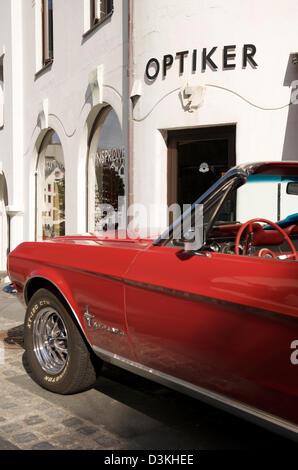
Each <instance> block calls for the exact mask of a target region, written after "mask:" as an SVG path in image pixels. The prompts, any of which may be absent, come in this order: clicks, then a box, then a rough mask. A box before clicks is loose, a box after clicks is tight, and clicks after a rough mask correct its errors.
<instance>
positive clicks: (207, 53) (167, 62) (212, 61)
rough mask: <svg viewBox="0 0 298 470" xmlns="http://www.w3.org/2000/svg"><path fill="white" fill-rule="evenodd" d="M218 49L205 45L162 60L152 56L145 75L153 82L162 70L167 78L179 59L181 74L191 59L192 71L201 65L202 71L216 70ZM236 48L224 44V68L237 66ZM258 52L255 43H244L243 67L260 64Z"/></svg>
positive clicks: (242, 51)
mask: <svg viewBox="0 0 298 470" xmlns="http://www.w3.org/2000/svg"><path fill="white" fill-rule="evenodd" d="M217 49H218V47H217V46H214V47H212V48H210V49H207V48H206V47H204V48H203V49H202V51H201V52H200V51H198V49H193V50H192V51H189V50H185V51H179V52H176V53H175V54H165V55H164V56H163V57H162V59H160V60H158V59H157V58H156V57H152V58H151V59H149V60H148V62H147V65H146V70H145V76H146V78H147V79H148V80H150V81H151V82H152V81H154V80H156V78H157V77H158V75H159V73H160V71H162V76H163V78H165V77H166V76H167V73H168V71H169V69H170V68H171V67H172V66H173V64H174V60H177V61H178V68H179V75H183V74H184V69H185V64H186V61H189V60H190V61H191V64H190V65H191V71H192V73H195V72H196V71H197V69H198V68H199V67H201V71H202V72H205V70H206V69H207V67H209V68H210V69H211V70H214V71H216V70H218V67H219V62H218V58H217V59H216V58H215V56H217V57H218V53H217V54H216V51H217ZM236 49H237V46H235V45H232V46H223V48H222V54H221V65H222V68H223V70H233V69H235V68H236V63H235V59H236V54H237V53H238V52H237V50H236ZM256 52H257V48H256V46H255V45H254V44H244V45H243V46H242V50H241V52H239V53H240V54H241V62H242V68H244V69H245V68H246V67H247V66H248V65H249V66H250V67H252V68H256V67H257V66H258V64H257V62H256V61H255V55H256Z"/></svg>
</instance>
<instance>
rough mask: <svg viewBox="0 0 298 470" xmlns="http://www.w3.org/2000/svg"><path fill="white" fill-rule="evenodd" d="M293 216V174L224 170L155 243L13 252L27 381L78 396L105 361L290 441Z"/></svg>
mask: <svg viewBox="0 0 298 470" xmlns="http://www.w3.org/2000/svg"><path fill="white" fill-rule="evenodd" d="M198 206H199V207H202V210H203V219H200V220H199V222H196V223H197V225H198V227H197V226H196V225H193V222H194V220H195V218H194V213H195V210H196V208H197V207H198ZM297 209H298V162H264V163H260V162H259V163H253V164H247V165H242V166H238V167H235V168H233V169H231V170H229V171H228V172H227V173H226V174H225V175H224V176H223V177H222V178H221V179H220V180H219V181H218V182H217V183H215V184H214V185H213V186H212V187H211V188H210V189H209V190H208V191H207V192H205V193H204V194H203V196H201V197H200V198H199V199H198V200H197V201H196V202H195V204H193V206H192V207H191V209H190V210H188V211H186V213H184V214H183V215H182V216H181V217H180V218H179V219H178V220H177V221H176V222H175V223H174V224H173V225H171V226H170V228H169V229H168V230H167V231H166V232H165V233H164V234H163V235H161V236H160V238H159V239H157V240H155V241H152V240H148V239H131V238H126V239H117V238H116V239H115V238H114V239H112V238H111V239H109V238H107V236H106V235H105V236H104V235H98V236H96V235H94V234H93V235H92V234H90V235H85V236H74V237H70V236H67V237H60V238H56V239H52V240H46V241H43V242H26V243H22V244H21V245H19V246H18V247H17V248H16V249H15V250H14V251H13V252H11V253H10V255H9V259H8V271H9V276H10V279H11V281H12V282H13V283H15V285H16V287H17V290H18V294H19V295H20V297H21V298H22V299H23V300H24V301H25V303H26V305H27V312H26V318H25V348H26V355H27V358H28V361H29V365H30V368H31V371H32V375H33V378H34V379H35V380H36V381H37V382H38V383H39V384H40V385H41V386H43V387H45V388H46V389H48V390H50V391H52V392H56V393H62V394H70V393H75V392H79V391H82V390H84V389H87V388H89V387H91V386H92V384H93V383H94V382H95V380H96V374H97V371H98V367H97V366H98V362H100V361H98V358H100V359H101V360H103V361H109V362H111V363H113V364H116V365H118V366H121V367H123V368H125V369H128V370H130V371H134V372H135V373H137V374H139V375H141V376H145V377H147V378H150V379H152V380H155V381H157V382H160V383H162V384H164V385H167V386H169V387H172V388H174V389H176V390H179V391H183V392H185V393H188V394H190V395H192V396H195V397H198V398H200V399H203V400H205V401H207V402H209V403H212V404H214V405H215V406H219V407H222V408H223V409H227V410H230V411H231V412H234V413H237V414H240V415H241V416H243V417H246V418H248V419H252V420H254V421H255V422H257V423H259V424H262V425H265V426H266V425H267V426H269V427H270V428H271V429H273V430H279V431H280V430H282V431H283V432H284V433H285V434H286V435H288V436H289V437H294V438H296V437H297V431H298V263H297V260H298V253H297V247H298V213H297V212H298V210H297ZM187 221H188V222H187ZM185 222H187V223H185ZM181 227H182V230H180V229H181ZM178 229H179V230H178ZM198 230H200V231H201V232H200V236H197V237H196V234H197V232H198ZM198 233H199V232H198ZM198 240H199V242H198ZM95 358H97V360H95Z"/></svg>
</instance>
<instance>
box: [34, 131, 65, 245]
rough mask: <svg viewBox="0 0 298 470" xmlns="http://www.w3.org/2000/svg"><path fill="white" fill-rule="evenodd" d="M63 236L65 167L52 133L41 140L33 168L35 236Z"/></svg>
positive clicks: (57, 143)
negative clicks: (35, 180) (35, 176)
mask: <svg viewBox="0 0 298 470" xmlns="http://www.w3.org/2000/svg"><path fill="white" fill-rule="evenodd" d="M63 235H65V167H64V157H63V150H62V146H61V142H60V140H59V137H58V135H57V134H56V133H54V132H50V133H49V134H48V135H47V136H46V138H45V139H44V144H43V146H42V148H41V151H40V155H39V159H38V168H37V238H38V239H41V238H43V239H45V238H51V237H57V236H63Z"/></svg>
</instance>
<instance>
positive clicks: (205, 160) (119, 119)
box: [0, 0, 298, 270]
mask: <svg viewBox="0 0 298 470" xmlns="http://www.w3.org/2000/svg"><path fill="white" fill-rule="evenodd" d="M297 20H298V5H297V2H296V1H295V0H285V1H284V2H283V3H280V2H269V0H264V1H262V2H258V1H257V0H250V2H246V3H243V2H242V3H241V2H239V1H238V0H184V1H183V2H180V1H178V0H123V1H121V0H114V1H113V2H112V1H110V0H75V1H73V0H62V1H58V0H34V1H30V0H1V3H0V171H1V174H0V242H1V246H0V270H3V269H5V264H6V255H7V252H8V251H9V250H12V249H13V248H14V247H15V246H16V245H17V244H18V243H20V242H22V241H24V240H34V239H37V240H38V239H42V238H45V237H48V236H57V235H64V234H73V233H82V232H88V231H91V232H93V231H97V230H104V229H105V227H104V223H102V216H103V215H105V214H104V213H100V212H99V207H101V205H105V204H106V206H107V211H108V208H109V207H111V206H113V207H114V208H115V209H116V210H117V212H118V214H120V215H121V216H122V215H123V213H125V214H126V211H125V207H129V210H130V212H129V215H131V216H132V215H135V222H134V223H135V225H136V226H140V225H144V224H146V223H147V224H148V225H150V226H151V228H153V229H154V231H153V232H152V233H150V234H151V235H152V234H156V235H157V234H158V233H159V232H160V231H161V230H162V229H163V228H165V227H166V226H167V223H168V210H167V207H168V206H169V205H171V204H173V203H178V204H179V205H180V206H182V205H183V204H188V203H192V202H193V201H194V200H195V199H196V198H197V197H198V196H199V195H200V194H201V193H202V192H203V191H204V190H205V189H206V188H207V187H208V186H209V185H210V183H212V182H213V181H214V180H215V179H217V178H218V177H219V176H221V175H222V174H223V173H225V172H226V171H227V169H228V168H230V167H231V166H233V165H235V164H240V163H244V162H249V161H259V160H298V157H297V148H298V146H297V144H298V133H297V130H296V129H297V124H298V107H297V106H296V105H295V101H296V100H297V97H298V88H297V84H298V83H297V82H295V81H296V80H298V65H296V64H295V61H296V54H298V52H297V51H298V38H297V34H296V24H297ZM296 89H297V90H296ZM296 91H297V93H296ZM296 95H297V96H296ZM131 205H134V206H133V207H132V208H131V207H130V206H131ZM140 205H143V206H145V207H147V208H148V213H149V214H150V220H147V221H146V222H144V220H141V219H140V218H139V219H138V217H139V216H138V213H139V207H140ZM149 208H150V210H149ZM150 234H149V235H150Z"/></svg>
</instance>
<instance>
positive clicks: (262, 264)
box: [125, 245, 298, 422]
mask: <svg viewBox="0 0 298 470" xmlns="http://www.w3.org/2000/svg"><path fill="white" fill-rule="evenodd" d="M125 278H126V281H125V283H126V287H125V298H126V315H127V323H128V328H129V332H130V336H131V340H132V343H133V346H134V349H135V352H136V355H137V358H138V360H139V361H140V363H142V364H143V365H144V366H145V367H148V368H150V369H152V370H153V373H155V371H159V372H162V373H163V374H166V376H167V377H170V378H173V377H175V380H176V379H177V380H180V381H181V380H182V381H185V382H187V383H192V384H195V385H197V386H200V387H203V388H204V389H206V390H212V391H215V392H219V393H221V394H224V395H226V396H229V397H232V398H234V399H236V400H238V401H243V402H246V403H250V404H251V405H253V406H256V407H258V408H262V409H264V410H267V411H269V412H271V413H273V414H279V415H281V416H284V417H286V418H288V419H291V420H296V422H298V406H297V405H298V400H297V397H298V373H297V372H298V370H297V368H298V366H296V367H297V368H295V366H294V365H293V364H292V363H291V360H290V358H291V353H292V352H293V351H292V350H291V345H292V344H293V341H294V340H296V339H298V318H297V317H298V289H297V287H298V263H297V262H284V261H280V260H270V259H260V258H254V257H247V256H236V255H229V254H221V253H208V254H200V255H192V256H189V255H185V254H184V253H183V252H182V250H181V249H177V248H169V247H159V246H153V245H152V246H151V247H150V248H149V249H148V250H145V251H144V252H142V253H140V254H139V255H138V256H137V258H136V260H135V261H134V263H133V264H132V266H131V268H130V269H129V271H128V273H127V274H126V276H125Z"/></svg>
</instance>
